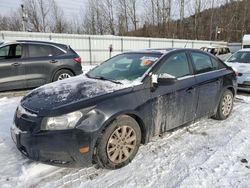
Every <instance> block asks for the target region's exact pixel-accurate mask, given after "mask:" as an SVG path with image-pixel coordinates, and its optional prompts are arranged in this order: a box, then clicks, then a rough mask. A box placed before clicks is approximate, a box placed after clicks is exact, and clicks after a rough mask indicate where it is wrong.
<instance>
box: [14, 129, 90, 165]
mask: <svg viewBox="0 0 250 188" xmlns="http://www.w3.org/2000/svg"><path fill="white" fill-rule="evenodd" d="M11 135H12V139H13V141H14V142H15V144H16V146H17V148H18V150H19V151H20V152H21V153H22V154H23V155H25V156H26V157H28V158H29V159H31V160H35V161H40V162H43V163H46V164H51V165H56V166H65V167H79V166H80V167H88V166H91V165H92V154H93V148H92V147H91V146H92V143H91V137H92V136H90V133H84V132H83V131H80V130H77V129H72V130H64V131H47V132H41V133H36V134H31V133H28V132H22V131H20V130H19V129H18V128H16V127H15V126H13V127H12V128H11ZM82 147H89V152H87V153H84V154H83V153H81V152H80V151H79V149H80V148H82Z"/></svg>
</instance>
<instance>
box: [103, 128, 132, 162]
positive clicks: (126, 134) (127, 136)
mask: <svg viewBox="0 0 250 188" xmlns="http://www.w3.org/2000/svg"><path fill="white" fill-rule="evenodd" d="M135 148H136V133H135V130H134V129H133V128H132V127H129V126H125V125H124V126H119V127H118V128H116V129H115V131H114V132H113V133H112V134H111V136H110V138H109V140H108V144H107V154H108V158H109V160H110V161H112V162H113V163H116V164H120V163H122V162H124V161H126V160H127V159H128V158H129V157H130V156H131V154H132V153H133V151H134V149H135Z"/></svg>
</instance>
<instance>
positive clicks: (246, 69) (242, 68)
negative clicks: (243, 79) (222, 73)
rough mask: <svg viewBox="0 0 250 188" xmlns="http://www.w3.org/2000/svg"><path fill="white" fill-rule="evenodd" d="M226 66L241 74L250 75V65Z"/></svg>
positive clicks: (235, 64)
mask: <svg viewBox="0 0 250 188" xmlns="http://www.w3.org/2000/svg"><path fill="white" fill-rule="evenodd" d="M226 64H227V65H228V66H230V67H232V68H233V69H234V71H237V72H240V73H250V63H237V62H233V63H231V62H226Z"/></svg>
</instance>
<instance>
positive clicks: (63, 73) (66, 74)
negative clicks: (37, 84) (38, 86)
mask: <svg viewBox="0 0 250 188" xmlns="http://www.w3.org/2000/svg"><path fill="white" fill-rule="evenodd" d="M72 76H74V74H73V73H72V72H71V71H70V70H67V69H62V70H59V71H57V72H56V74H55V76H54V78H53V82H55V81H58V80H64V79H67V78H70V77H72Z"/></svg>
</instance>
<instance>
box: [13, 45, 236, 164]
mask: <svg viewBox="0 0 250 188" xmlns="http://www.w3.org/2000/svg"><path fill="white" fill-rule="evenodd" d="M235 88H236V75H235V72H234V71H233V70H232V69H231V68H230V67H228V66H227V65H225V64H224V63H223V62H222V61H221V60H219V59H218V58H216V57H214V56H212V55H210V54H208V53H206V52H202V51H200V50H193V49H148V50H143V51H138V52H128V53H123V54H120V55H117V56H115V57H113V58H111V59H109V60H107V61H105V62H104V63H102V64H101V65H99V66H97V67H96V68H94V69H93V70H91V71H89V72H88V73H87V74H86V75H80V76H77V77H74V78H69V79H66V80H62V81H58V82H55V83H51V84H48V85H45V86H42V87H40V88H37V89H35V90H33V91H32V92H31V93H29V94H28V95H27V96H25V97H24V98H23V99H22V100H21V102H20V105H19V106H18V108H17V110H16V113H15V117H14V124H13V127H12V128H11V135H12V138H13V140H14V142H15V143H16V146H17V148H18V150H19V151H20V152H21V153H22V154H24V155H25V156H27V157H28V158H30V159H32V160H37V161H41V162H44V163H49V164H53V165H61V166H70V167H72V166H89V165H92V164H97V165H99V166H101V167H103V168H109V169H117V168H120V167H123V166H125V165H127V164H128V163H129V162H130V161H131V160H132V159H133V158H134V157H135V155H136V153H137V151H138V148H139V146H140V145H141V144H146V143H148V142H149V141H150V140H151V139H152V137H154V136H156V135H159V134H161V133H163V132H165V131H168V130H171V129H174V128H176V127H178V126H181V125H185V124H188V123H192V122H194V121H195V120H197V119H199V118H201V117H204V116H206V117H213V118H215V119H218V120H224V119H226V118H227V117H228V116H229V115H230V113H231V111H232V108H233V99H234V96H235Z"/></svg>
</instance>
